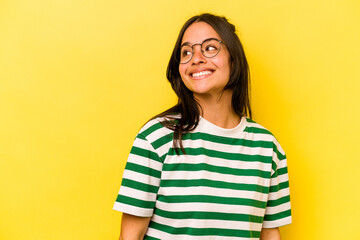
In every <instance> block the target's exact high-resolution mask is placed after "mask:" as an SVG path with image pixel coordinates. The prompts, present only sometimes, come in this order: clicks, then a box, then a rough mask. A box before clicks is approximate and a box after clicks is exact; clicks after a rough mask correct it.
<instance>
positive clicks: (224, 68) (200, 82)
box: [119, 22, 281, 240]
mask: <svg viewBox="0 0 360 240" xmlns="http://www.w3.org/2000/svg"><path fill="white" fill-rule="evenodd" d="M208 38H217V39H219V40H221V38H220V36H219V35H218V34H217V32H216V31H215V30H214V29H213V28H212V27H211V26H210V25H208V24H207V23H204V22H197V23H193V24H192V25H190V26H189V27H188V29H187V30H186V31H185V33H184V36H183V39H182V44H183V43H186V42H187V43H189V44H190V45H193V44H196V43H202V42H203V41H204V40H205V39H208ZM230 66H231V61H230V53H229V51H228V49H227V48H226V46H225V45H222V47H221V50H220V52H219V53H218V54H217V55H216V56H215V57H213V58H206V57H204V56H203V55H202V53H201V46H200V45H196V46H194V55H193V57H192V59H191V60H190V61H189V62H188V63H186V64H180V65H179V72H180V75H181V78H182V80H183V82H184V84H185V86H186V87H187V88H188V89H190V90H191V91H192V92H193V95H194V98H195V99H196V101H197V102H198V103H199V104H200V106H201V108H202V112H201V115H202V117H203V118H205V119H206V120H208V121H210V122H212V123H214V124H215V125H218V126H219V127H223V128H233V127H235V126H237V125H238V124H239V122H240V118H239V116H237V115H236V114H235V112H234V110H233V108H232V106H231V97H232V93H233V92H232V91H231V90H226V91H224V87H225V86H226V84H227V83H228V82H229V76H230V70H231V69H230ZM201 71H211V74H209V75H203V76H198V77H194V76H192V74H193V73H196V72H201ZM149 222H150V218H149V217H146V218H145V217H137V216H133V215H128V214H125V213H124V214H123V217H122V221H121V235H120V238H119V239H120V240H140V239H143V238H144V235H145V233H146V231H147V228H148V225H149ZM260 240H281V239H280V232H279V229H278V228H263V229H262V230H261V235H260Z"/></svg>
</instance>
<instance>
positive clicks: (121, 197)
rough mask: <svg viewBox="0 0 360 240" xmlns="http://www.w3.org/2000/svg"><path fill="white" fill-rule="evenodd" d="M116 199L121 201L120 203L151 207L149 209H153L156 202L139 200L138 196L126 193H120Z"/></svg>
mask: <svg viewBox="0 0 360 240" xmlns="http://www.w3.org/2000/svg"><path fill="white" fill-rule="evenodd" d="M116 201H117V202H120V203H124V204H128V205H132V206H136V207H141V208H149V209H153V208H154V205H155V202H151V201H144V200H139V199H136V198H130V197H128V196H124V195H118V197H117V198H116Z"/></svg>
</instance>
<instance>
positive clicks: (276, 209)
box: [263, 139, 292, 228]
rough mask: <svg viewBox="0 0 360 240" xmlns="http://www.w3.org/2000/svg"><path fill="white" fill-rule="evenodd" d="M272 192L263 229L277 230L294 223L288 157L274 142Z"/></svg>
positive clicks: (270, 192) (270, 191)
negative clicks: (276, 228)
mask: <svg viewBox="0 0 360 240" xmlns="http://www.w3.org/2000/svg"><path fill="white" fill-rule="evenodd" d="M272 157H273V160H272V171H271V179H270V190H269V197H268V202H267V206H266V210H265V216H264V222H263V228H275V227H280V226H283V225H287V224H290V223H291V222H292V217H291V205H290V189H289V176H288V170H287V160H286V155H285V152H284V151H283V149H282V148H281V146H280V144H279V143H278V142H277V141H276V139H275V140H274V143H273V156H272Z"/></svg>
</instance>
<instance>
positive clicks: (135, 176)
mask: <svg viewBox="0 0 360 240" xmlns="http://www.w3.org/2000/svg"><path fill="white" fill-rule="evenodd" d="M161 169H162V161H161V159H160V157H159V155H158V154H157V153H156V151H155V150H154V148H153V146H152V145H151V143H150V142H149V141H148V140H147V139H146V138H145V137H144V136H142V135H141V134H138V135H137V136H136V138H135V141H134V144H133V146H132V148H131V151H130V154H129V157H128V160H127V163H126V166H125V170H124V173H123V178H122V183H121V187H120V191H119V194H118V196H117V198H116V201H115V204H114V207H113V209H115V210H117V211H120V212H124V213H127V214H131V215H135V216H140V217H151V216H152V214H153V211H154V207H155V201H156V198H157V192H158V189H159V185H160V178H161Z"/></svg>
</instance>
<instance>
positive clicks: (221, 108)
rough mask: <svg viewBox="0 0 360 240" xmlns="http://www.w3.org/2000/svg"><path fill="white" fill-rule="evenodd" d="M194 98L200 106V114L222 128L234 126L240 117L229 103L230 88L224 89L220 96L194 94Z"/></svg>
mask: <svg viewBox="0 0 360 240" xmlns="http://www.w3.org/2000/svg"><path fill="white" fill-rule="evenodd" d="M194 98H195V100H196V101H197V102H198V103H199V104H200V106H201V110H202V111H200V115H201V116H202V117H203V118H205V119H206V120H208V121H209V122H211V123H213V124H215V125H217V126H219V127H222V128H234V127H236V126H237V125H238V124H239V122H240V117H239V116H238V115H237V114H236V113H235V112H234V109H233V108H232V105H231V98H232V91H231V90H226V91H224V92H223V93H222V94H221V95H220V96H202V95H201V96H199V95H194Z"/></svg>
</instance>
